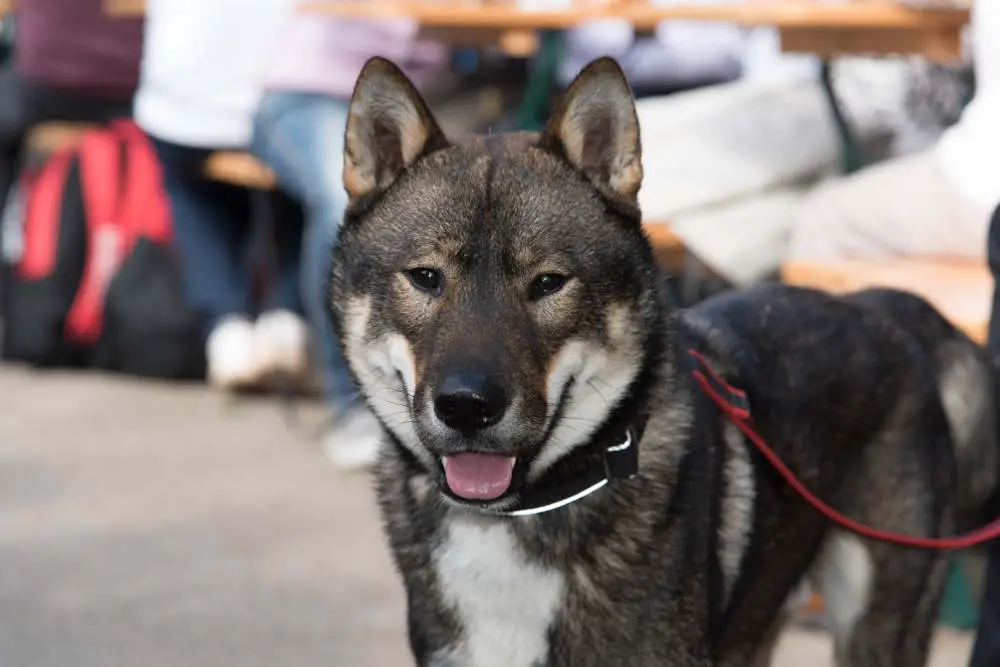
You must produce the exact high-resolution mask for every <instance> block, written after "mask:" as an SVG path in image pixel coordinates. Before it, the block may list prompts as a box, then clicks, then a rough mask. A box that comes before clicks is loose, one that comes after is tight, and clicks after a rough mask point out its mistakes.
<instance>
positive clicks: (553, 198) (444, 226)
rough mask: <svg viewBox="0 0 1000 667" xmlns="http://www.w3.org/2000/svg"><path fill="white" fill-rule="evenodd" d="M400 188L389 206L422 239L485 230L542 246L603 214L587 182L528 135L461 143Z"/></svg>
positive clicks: (494, 235)
mask: <svg viewBox="0 0 1000 667" xmlns="http://www.w3.org/2000/svg"><path fill="white" fill-rule="evenodd" d="M398 186H399V187H398V189H397V191H396V192H395V193H394V194H395V196H393V197H391V198H390V199H391V201H390V202H387V203H389V204H390V208H391V210H392V215H393V216H394V217H402V218H406V219H409V220H411V221H412V223H413V228H412V229H411V231H413V232H414V233H415V234H416V235H417V236H418V237H426V236H433V237H441V236H442V235H444V236H448V237H451V238H461V237H462V235H464V234H468V233H475V234H476V235H477V236H479V237H480V238H482V236H483V234H484V233H485V232H488V233H489V235H490V236H491V237H492V238H494V239H498V238H505V239H507V240H510V241H516V240H518V239H520V240H521V241H525V240H535V241H544V240H545V239H546V238H547V237H549V236H551V237H553V238H558V237H559V236H560V235H564V234H565V233H566V232H568V231H572V230H573V229H575V231H580V230H579V227H578V226H579V225H580V224H583V223H585V222H586V221H587V220H588V219H596V218H600V217H601V216H603V214H604V211H605V208H604V206H603V205H602V203H601V200H600V197H599V196H598V194H597V193H596V191H595V190H594V189H593V188H592V187H591V186H590V185H589V184H588V183H587V182H586V180H585V179H584V178H582V177H581V176H580V175H579V174H578V173H576V172H575V171H574V170H573V169H572V167H570V166H569V165H568V164H566V163H565V161H563V160H561V159H560V158H558V157H556V156H554V155H551V154H549V153H547V152H545V151H543V150H541V149H539V148H536V147H535V146H534V141H533V140H532V135H530V134H527V133H519V134H511V135H497V136H491V137H469V138H466V139H463V140H461V141H460V142H457V143H456V144H454V145H453V146H452V147H450V148H448V149H445V150H442V151H439V152H437V153H435V154H433V155H430V156H428V157H427V158H425V160H423V161H422V162H421V163H420V164H419V165H417V167H416V168H415V169H414V170H413V171H412V173H411V174H410V177H409V178H407V179H404V181H403V182H401V183H399V184H398ZM525 236H527V237H528V238H527V239H525V238H524V237H525Z"/></svg>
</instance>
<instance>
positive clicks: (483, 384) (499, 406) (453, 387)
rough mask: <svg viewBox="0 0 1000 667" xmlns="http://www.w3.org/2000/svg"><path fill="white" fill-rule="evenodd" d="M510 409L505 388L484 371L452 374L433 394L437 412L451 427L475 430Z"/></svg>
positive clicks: (466, 431)
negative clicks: (482, 372) (434, 394)
mask: <svg viewBox="0 0 1000 667" xmlns="http://www.w3.org/2000/svg"><path fill="white" fill-rule="evenodd" d="M506 409H507V397H506V396H505V395H504V391H503V389H502V388H501V387H500V386H499V385H498V384H497V383H496V382H494V381H493V380H491V379H490V378H489V376H487V375H484V374H481V373H458V374H456V375H449V376H448V377H447V378H445V381H444V382H442V383H441V386H440V387H439V388H438V392H437V396H435V397H434V414H436V415H437V418H438V419H440V420H441V421H442V422H444V423H445V425H447V426H448V427H449V428H453V429H455V430H456V431H460V432H462V433H473V432H475V431H480V430H482V429H484V428H487V427H489V426H492V425H493V424H496V423H497V422H498V421H500V419H501V418H502V417H503V413H504V411H505V410H506Z"/></svg>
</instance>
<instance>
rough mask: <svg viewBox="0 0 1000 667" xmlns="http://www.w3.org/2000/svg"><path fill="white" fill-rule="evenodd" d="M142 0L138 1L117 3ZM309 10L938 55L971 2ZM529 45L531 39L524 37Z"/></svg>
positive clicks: (326, 5)
mask: <svg viewBox="0 0 1000 667" xmlns="http://www.w3.org/2000/svg"><path fill="white" fill-rule="evenodd" d="M110 1H117V2H123V1H124V2H129V1H132V2H135V1H136V0H110ZM300 7H301V10H302V11H305V12H317V13H328V14H335V15H340V16H351V17H355V18H387V17H399V16H409V17H412V18H414V19H416V20H417V21H419V22H420V23H421V25H422V26H425V27H432V28H441V29H443V28H450V29H453V30H455V31H456V34H457V35H458V36H459V37H463V38H473V36H474V35H476V34H477V33H481V32H483V31H492V32H493V33H494V34H505V33H506V32H516V31H532V30H565V29H568V28H572V27H574V26H576V25H579V24H580V23H583V22H585V21H589V20H594V19H604V18H619V19H625V20H627V21H629V22H630V23H631V24H632V25H633V26H634V27H635V28H636V29H637V30H640V31H648V30H652V29H654V28H655V27H656V26H657V25H658V24H659V23H661V22H663V21H670V20H693V21H721V22H728V23H735V24H738V25H741V26H747V27H757V26H773V27H776V28H778V29H779V31H780V33H781V43H782V48H783V49H784V50H785V51H789V52H804V53H811V54H814V55H818V56H821V57H823V58H832V57H835V56H838V55H843V54H858V53H868V54H890V53H891V54H895V53H918V54H921V55H923V56H924V57H926V58H930V59H933V60H943V61H947V60H952V59H954V58H956V57H958V56H960V55H961V52H962V44H961V30H962V26H964V25H965V24H966V23H967V22H968V20H969V10H968V8H967V7H958V8H955V7H927V8H917V7H907V6H904V5H903V4H901V3H900V2H894V1H892V0H856V1H855V2H832V3H831V2H822V1H820V0H767V1H762V2H749V3H747V2H735V1H734V2H714V3H705V2H696V1H694V0H692V1H691V2H689V3H687V2H684V3H677V4H662V5H660V4H654V3H652V2H649V0H611V1H609V2H603V3H597V2H593V1H592V0H573V1H571V2H567V3H563V4H560V5H559V6H554V7H551V8H546V7H544V6H539V7H538V8H525V7H524V6H523V3H521V2H518V0H492V1H491V2H474V1H470V0H429V1H426V2H415V1H413V0H305V1H304V2H302V4H301V5H300ZM522 43H527V42H523V41H522Z"/></svg>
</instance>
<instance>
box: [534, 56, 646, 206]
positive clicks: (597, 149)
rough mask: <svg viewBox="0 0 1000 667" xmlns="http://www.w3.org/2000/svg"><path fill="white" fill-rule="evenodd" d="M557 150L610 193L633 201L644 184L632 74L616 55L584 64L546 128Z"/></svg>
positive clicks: (546, 143) (547, 142)
mask: <svg viewBox="0 0 1000 667" xmlns="http://www.w3.org/2000/svg"><path fill="white" fill-rule="evenodd" d="M539 145H540V147H541V148H543V149H545V150H548V151H550V152H553V153H556V154H557V155H560V156H562V157H564V158H565V159H566V160H568V161H569V163H570V164H571V165H573V167H575V168H576V169H578V170H580V171H581V172H583V173H584V174H585V175H586V176H587V177H588V178H590V180H591V181H592V182H593V183H594V184H595V185H596V186H597V187H599V188H601V189H603V190H606V191H608V190H610V193H611V194H614V195H616V196H618V197H622V198H624V199H627V200H631V201H634V200H635V199H636V197H637V195H638V193H639V187H640V186H641V185H642V148H641V146H640V142H639V118H638V116H637V115H636V111H635V100H634V98H633V97H632V90H631V88H630V87H629V84H628V79H627V78H626V77H625V73H624V72H623V71H622V69H621V67H619V66H618V63H617V62H615V61H614V59H612V58H608V57H604V58H598V59H597V60H595V61H593V62H592V63H590V64H589V65H587V66H586V67H584V68H583V70H582V71H581V72H580V74H578V75H577V77H576V79H575V80H574V81H573V83H572V84H571V85H570V87H569V90H567V91H566V94H565V95H563V98H562V100H561V101H560V102H559V105H558V106H557V107H556V110H555V111H554V112H553V114H552V117H551V118H549V122H548V125H546V127H545V131H544V132H543V133H542V138H541V142H540V144H539Z"/></svg>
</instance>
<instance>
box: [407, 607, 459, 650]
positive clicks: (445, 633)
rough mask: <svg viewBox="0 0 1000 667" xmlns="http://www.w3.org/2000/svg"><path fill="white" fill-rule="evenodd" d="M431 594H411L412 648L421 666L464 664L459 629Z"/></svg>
mask: <svg viewBox="0 0 1000 667" xmlns="http://www.w3.org/2000/svg"><path fill="white" fill-rule="evenodd" d="M432 600H433V597H432V596H430V595H419V594H418V595H414V594H412V592H408V594H407V626H408V635H409V640H410V651H411V652H412V653H413V659H414V663H415V664H416V665H417V667H464V666H463V665H462V664H461V662H460V660H459V658H460V655H459V652H458V650H457V647H456V643H457V633H456V631H455V628H454V627H453V625H452V624H451V623H450V622H449V621H448V619H447V618H446V617H445V614H443V613H442V612H441V611H440V609H439V608H438V606H437V605H436V604H434V603H433V602H432Z"/></svg>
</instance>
